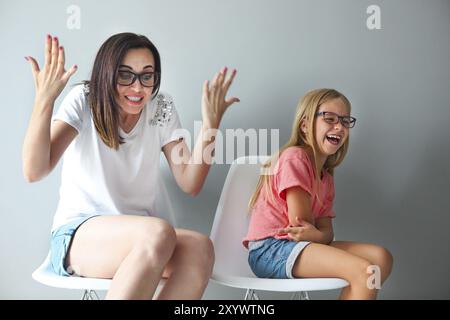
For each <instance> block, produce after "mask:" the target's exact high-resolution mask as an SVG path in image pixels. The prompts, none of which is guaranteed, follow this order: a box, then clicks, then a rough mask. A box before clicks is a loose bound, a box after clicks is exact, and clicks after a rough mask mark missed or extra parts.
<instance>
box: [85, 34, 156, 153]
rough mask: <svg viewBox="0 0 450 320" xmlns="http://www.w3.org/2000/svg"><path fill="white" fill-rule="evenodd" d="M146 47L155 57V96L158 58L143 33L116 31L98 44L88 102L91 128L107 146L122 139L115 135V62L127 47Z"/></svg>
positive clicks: (117, 121) (117, 129) (121, 141)
mask: <svg viewBox="0 0 450 320" xmlns="http://www.w3.org/2000/svg"><path fill="white" fill-rule="evenodd" d="M139 48H147V49H149V50H150V52H151V53H152V55H153V58H154V60H155V68H154V70H155V72H156V73H158V79H159V81H158V83H157V84H156V85H155V86H154V87H153V91H152V96H153V97H154V96H156V94H157V93H158V91H159V85H160V83H161V59H160V56H159V52H158V50H157V49H156V47H155V45H154V44H153V43H152V42H151V41H150V40H149V39H148V38H147V37H145V36H143V35H137V34H135V33H129V32H125V33H119V34H115V35H113V36H111V37H110V38H108V39H107V40H106V41H105V42H104V43H103V44H102V46H101V47H100V49H99V51H98V53H97V56H96V58H95V62H94V66H93V68H92V74H91V79H90V80H89V81H85V82H84V83H85V84H88V85H89V95H88V103H89V107H90V110H91V113H92V118H93V121H94V125H95V129H96V130H97V133H98V135H99V136H100V138H101V139H102V141H103V142H104V143H105V144H106V145H107V146H108V147H110V148H114V149H116V150H117V149H119V146H120V145H121V144H122V143H124V141H123V138H122V137H121V136H120V135H119V108H120V107H119V105H118V104H117V102H116V96H117V74H118V70H119V66H120V64H121V62H122V60H123V59H124V57H125V55H126V53H127V52H128V50H130V49H139Z"/></svg>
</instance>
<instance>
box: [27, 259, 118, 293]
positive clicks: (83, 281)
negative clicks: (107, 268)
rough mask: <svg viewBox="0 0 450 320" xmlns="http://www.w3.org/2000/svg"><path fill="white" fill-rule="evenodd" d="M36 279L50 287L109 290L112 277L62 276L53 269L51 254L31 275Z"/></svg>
mask: <svg viewBox="0 0 450 320" xmlns="http://www.w3.org/2000/svg"><path fill="white" fill-rule="evenodd" d="M31 276H32V277H33V279H34V280H36V281H37V282H40V283H42V284H45V285H47V286H50V287H56V288H65V289H77V290H108V289H109V286H110V284H111V281H112V280H111V279H99V278H83V277H77V276H70V277H66V276H60V275H58V274H56V273H55V272H54V271H53V268H52V265H51V263H50V254H48V255H47V258H46V259H45V261H44V262H43V263H42V264H41V265H40V266H39V267H38V268H37V269H36V270H35V271H34V272H33V274H32V275H31Z"/></svg>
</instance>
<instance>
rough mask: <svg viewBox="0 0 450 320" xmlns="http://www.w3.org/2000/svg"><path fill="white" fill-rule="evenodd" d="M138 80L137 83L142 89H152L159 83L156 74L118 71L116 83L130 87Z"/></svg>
mask: <svg viewBox="0 0 450 320" xmlns="http://www.w3.org/2000/svg"><path fill="white" fill-rule="evenodd" d="M137 78H139V82H140V83H141V85H142V86H143V87H147V88H151V87H154V86H155V85H156V84H157V83H158V81H159V74H158V73H157V72H144V73H140V74H137V73H134V72H131V71H120V70H119V73H118V77H117V83H118V84H120V85H122V86H131V85H132V84H133V83H134V82H135V81H136V79H137Z"/></svg>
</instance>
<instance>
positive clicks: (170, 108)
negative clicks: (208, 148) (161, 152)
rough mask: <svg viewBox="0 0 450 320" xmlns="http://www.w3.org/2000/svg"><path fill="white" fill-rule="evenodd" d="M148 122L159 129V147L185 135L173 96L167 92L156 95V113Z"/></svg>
mask: <svg viewBox="0 0 450 320" xmlns="http://www.w3.org/2000/svg"><path fill="white" fill-rule="evenodd" d="M150 123H151V124H152V125H155V126H158V127H159V129H160V139H161V141H160V143H161V148H162V147H164V146H165V145H166V144H168V143H170V142H172V141H177V140H181V139H184V137H185V130H184V129H183V128H182V126H181V121H180V118H179V116H178V112H177V109H176V107H175V103H174V101H173V98H172V97H171V96H170V95H169V94H167V93H159V94H158V95H157V96H156V113H155V115H154V116H153V119H151V121H150Z"/></svg>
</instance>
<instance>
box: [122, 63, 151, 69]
mask: <svg viewBox="0 0 450 320" xmlns="http://www.w3.org/2000/svg"><path fill="white" fill-rule="evenodd" d="M119 68H128V69H130V70H133V68H132V67H130V66H127V65H126V64H121V65H119ZM147 68H152V69H153V66H152V65H151V64H149V65H146V66H145V67H144V68H142V69H147Z"/></svg>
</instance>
